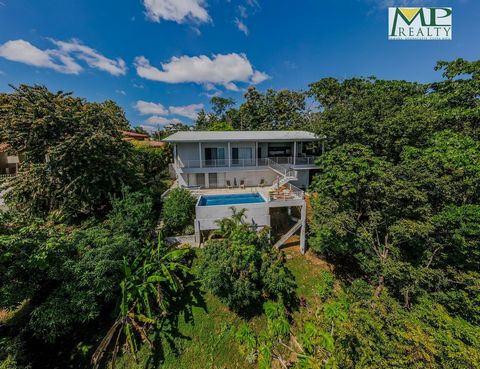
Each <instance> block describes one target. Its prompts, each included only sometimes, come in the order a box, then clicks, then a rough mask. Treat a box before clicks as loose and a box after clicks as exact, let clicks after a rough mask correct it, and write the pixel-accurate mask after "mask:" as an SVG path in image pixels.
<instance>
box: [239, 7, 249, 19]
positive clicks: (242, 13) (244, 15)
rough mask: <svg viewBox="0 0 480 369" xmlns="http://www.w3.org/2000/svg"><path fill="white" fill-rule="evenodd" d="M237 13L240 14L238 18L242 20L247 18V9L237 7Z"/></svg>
mask: <svg viewBox="0 0 480 369" xmlns="http://www.w3.org/2000/svg"><path fill="white" fill-rule="evenodd" d="M237 9H238V13H240V17H242V18H247V17H248V11H247V8H245V7H244V6H243V5H239V6H238V7H237Z"/></svg>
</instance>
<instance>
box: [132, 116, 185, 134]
mask: <svg viewBox="0 0 480 369" xmlns="http://www.w3.org/2000/svg"><path fill="white" fill-rule="evenodd" d="M178 123H181V124H184V123H183V122H182V121H181V120H179V119H168V118H165V117H160V116H156V115H154V116H151V117H149V118H148V119H147V120H145V121H144V122H143V123H142V124H141V125H140V127H142V128H143V129H144V130H145V131H147V132H149V133H152V132H155V131H158V130H159V129H160V128H161V127H165V126H168V125H169V124H178Z"/></svg>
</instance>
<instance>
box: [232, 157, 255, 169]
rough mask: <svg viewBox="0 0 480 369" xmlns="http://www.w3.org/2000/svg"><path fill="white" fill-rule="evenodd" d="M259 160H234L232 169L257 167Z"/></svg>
mask: <svg viewBox="0 0 480 369" xmlns="http://www.w3.org/2000/svg"><path fill="white" fill-rule="evenodd" d="M256 165H257V159H255V158H252V159H232V167H241V168H243V167H255V166H256Z"/></svg>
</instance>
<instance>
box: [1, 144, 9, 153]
mask: <svg viewBox="0 0 480 369" xmlns="http://www.w3.org/2000/svg"><path fill="white" fill-rule="evenodd" d="M9 148H10V145H9V144H7V143H0V152H5V151H7V150H8V149H9Z"/></svg>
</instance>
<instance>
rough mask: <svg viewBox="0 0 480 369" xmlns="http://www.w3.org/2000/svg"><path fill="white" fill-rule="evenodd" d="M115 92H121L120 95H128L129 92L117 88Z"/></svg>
mask: <svg viewBox="0 0 480 369" xmlns="http://www.w3.org/2000/svg"><path fill="white" fill-rule="evenodd" d="M115 92H116V93H117V94H120V95H123V96H127V93H126V92H125V91H124V90H115Z"/></svg>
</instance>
